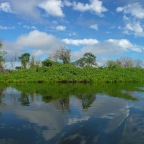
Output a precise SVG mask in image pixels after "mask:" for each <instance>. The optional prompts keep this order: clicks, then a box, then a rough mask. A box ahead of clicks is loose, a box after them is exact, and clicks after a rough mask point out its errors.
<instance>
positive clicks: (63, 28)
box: [56, 25, 66, 31]
mask: <svg viewBox="0 0 144 144" xmlns="http://www.w3.org/2000/svg"><path fill="white" fill-rule="evenodd" d="M65 29H66V27H65V26H61V25H59V26H57V27H56V30H58V31H64V30H65Z"/></svg>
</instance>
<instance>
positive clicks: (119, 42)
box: [108, 39, 142, 52]
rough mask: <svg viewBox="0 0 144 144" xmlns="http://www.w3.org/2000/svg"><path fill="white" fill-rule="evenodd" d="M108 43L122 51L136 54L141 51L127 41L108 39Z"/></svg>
mask: <svg viewBox="0 0 144 144" xmlns="http://www.w3.org/2000/svg"><path fill="white" fill-rule="evenodd" d="M108 42H109V43H111V44H113V45H115V46H118V47H120V48H121V49H122V50H124V51H129V50H131V51H136V52H141V51H142V49H141V48H140V47H138V46H137V45H134V44H132V43H130V42H129V41H128V40H127V39H120V40H115V39H109V40H108Z"/></svg>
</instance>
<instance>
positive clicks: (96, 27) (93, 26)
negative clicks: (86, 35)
mask: <svg viewBox="0 0 144 144" xmlns="http://www.w3.org/2000/svg"><path fill="white" fill-rule="evenodd" d="M90 28H92V29H95V30H98V25H97V24H93V25H90Z"/></svg>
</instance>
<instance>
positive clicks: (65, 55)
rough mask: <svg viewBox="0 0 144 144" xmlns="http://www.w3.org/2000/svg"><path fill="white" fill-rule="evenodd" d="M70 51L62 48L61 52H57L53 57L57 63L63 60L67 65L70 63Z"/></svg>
mask: <svg viewBox="0 0 144 144" xmlns="http://www.w3.org/2000/svg"><path fill="white" fill-rule="evenodd" d="M70 52H71V51H70V50H69V49H66V48H65V47H64V46H61V47H60V49H59V50H57V51H56V52H55V53H53V55H52V56H51V58H52V59H54V60H55V61H57V60H61V61H62V63H63V64H67V63H69V62H70Z"/></svg>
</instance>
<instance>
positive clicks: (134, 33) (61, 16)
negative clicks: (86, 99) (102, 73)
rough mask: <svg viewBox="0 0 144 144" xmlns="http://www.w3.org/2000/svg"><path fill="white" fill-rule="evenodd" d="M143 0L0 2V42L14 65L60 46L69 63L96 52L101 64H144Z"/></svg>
mask: <svg viewBox="0 0 144 144" xmlns="http://www.w3.org/2000/svg"><path fill="white" fill-rule="evenodd" d="M143 22H144V1H143V0H0V40H1V41H2V42H3V49H4V50H5V51H7V55H6V56H5V57H6V61H7V62H12V61H14V60H15V59H16V58H18V57H19V56H20V55H21V54H22V53H26V52H29V53H30V54H31V56H34V57H35V59H36V60H44V59H46V58H48V57H49V56H50V55H52V54H53V53H54V52H55V51H56V50H58V49H60V47H62V46H65V47H66V48H68V49H70V50H71V61H75V60H77V59H79V58H81V57H82V56H83V54H84V53H86V52H92V53H93V54H94V55H95V56H96V59H97V62H98V64H99V65H105V64H106V62H107V61H108V60H116V59H119V58H122V57H131V58H133V59H140V60H142V61H143V55H144V40H143V38H144V23H143Z"/></svg>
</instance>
